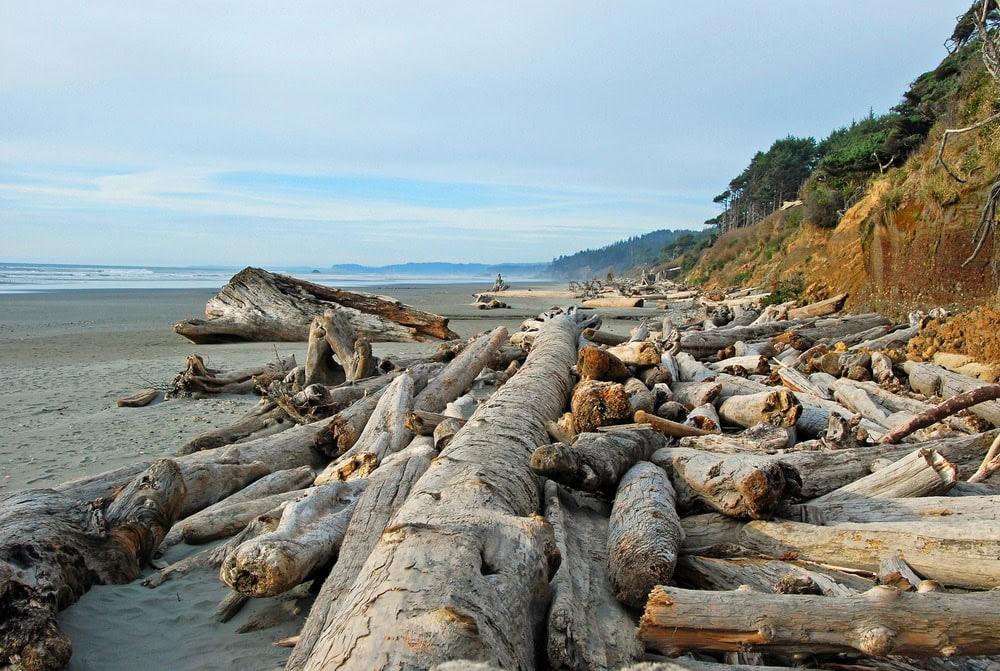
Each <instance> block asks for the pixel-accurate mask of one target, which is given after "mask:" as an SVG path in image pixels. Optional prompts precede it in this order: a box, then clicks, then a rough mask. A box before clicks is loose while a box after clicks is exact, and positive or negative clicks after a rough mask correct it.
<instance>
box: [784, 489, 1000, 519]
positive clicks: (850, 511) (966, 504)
mask: <svg viewBox="0 0 1000 671" xmlns="http://www.w3.org/2000/svg"><path fill="white" fill-rule="evenodd" d="M782 516H783V517H787V518H788V519H790V520H792V521H794V522H808V523H809V524H819V525H824V526H825V525H830V524H840V523H842V522H903V521H908V520H919V519H920V518H923V517H927V518H930V519H931V521H940V520H947V521H948V523H950V524H962V523H963V522H965V521H966V520H989V521H997V520H998V519H1000V496H997V495H988V496H923V497H917V498H912V497H909V498H879V499H872V498H857V499H844V500H840V501H827V502H822V503H816V502H814V501H810V502H809V503H800V504H798V505H794V506H789V507H788V510H786V511H782Z"/></svg>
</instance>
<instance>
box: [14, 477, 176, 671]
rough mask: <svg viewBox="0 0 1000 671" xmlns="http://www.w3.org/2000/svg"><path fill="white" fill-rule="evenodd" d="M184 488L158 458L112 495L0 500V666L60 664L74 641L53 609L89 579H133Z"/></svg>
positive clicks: (38, 492) (45, 494) (46, 493)
mask: <svg viewBox="0 0 1000 671" xmlns="http://www.w3.org/2000/svg"><path fill="white" fill-rule="evenodd" d="M184 493H185V491H184V480H183V478H182V476H181V472H180V469H178V468H177V465H176V464H175V463H174V462H172V461H170V460H167V459H162V460H160V461H157V462H155V463H153V465H152V466H150V467H149V468H148V469H147V470H146V471H144V472H143V473H142V474H141V475H139V476H138V477H136V478H135V479H134V480H132V481H131V482H130V483H129V484H128V485H127V486H126V487H125V488H124V489H122V490H121V491H120V492H119V493H118V494H117V495H116V496H115V497H113V498H110V499H105V500H101V501H93V502H91V503H89V504H88V503H84V502H81V501H77V500H74V499H72V498H69V497H67V496H66V495H64V494H60V493H59V492H56V491H54V490H51V489H35V490H28V491H24V492H19V493H17V494H12V495H10V496H7V497H4V498H3V499H2V500H0V612H2V613H3V616H2V617H0V665H3V666H4V667H10V668H13V669H24V670H25V671H50V670H51V669H61V668H63V667H64V666H65V665H66V664H67V662H69V658H70V654H71V650H72V644H71V642H70V640H69V638H68V637H67V636H66V634H64V633H63V632H62V631H61V630H60V629H59V626H58V624H57V622H56V614H57V613H58V612H59V611H60V610H62V609H63V608H66V607H67V606H69V605H70V604H72V603H74V602H75V601H76V600H77V599H79V598H80V597H81V596H82V595H83V594H84V593H85V592H86V591H87V590H89V589H90V587H91V586H92V585H94V584H107V583H126V582H130V581H132V580H135V579H136V578H138V577H139V576H140V575H141V574H142V573H141V570H140V569H141V567H142V566H143V565H144V564H145V563H147V562H148V561H149V560H150V558H151V557H152V556H153V553H154V552H155V551H156V548H157V546H158V545H159V543H160V540H161V539H162V538H163V536H164V535H165V534H166V533H167V529H169V528H170V525H171V524H173V522H174V520H175V519H177V515H178V513H179V512H180V508H181V504H182V501H183V499H184Z"/></svg>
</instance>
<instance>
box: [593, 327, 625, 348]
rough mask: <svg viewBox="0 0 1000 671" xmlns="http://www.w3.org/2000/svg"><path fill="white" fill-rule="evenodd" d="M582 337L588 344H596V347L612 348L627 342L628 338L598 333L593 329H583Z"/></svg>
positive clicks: (614, 334)
mask: <svg viewBox="0 0 1000 671" xmlns="http://www.w3.org/2000/svg"><path fill="white" fill-rule="evenodd" d="M583 337H584V338H586V339H587V340H589V341H590V342H594V343H597V344H598V345H609V346H614V345H621V344H622V343H623V342H628V336H623V335H618V334H616V333H608V332H607V331H599V330H597V329H593V328H586V329H583Z"/></svg>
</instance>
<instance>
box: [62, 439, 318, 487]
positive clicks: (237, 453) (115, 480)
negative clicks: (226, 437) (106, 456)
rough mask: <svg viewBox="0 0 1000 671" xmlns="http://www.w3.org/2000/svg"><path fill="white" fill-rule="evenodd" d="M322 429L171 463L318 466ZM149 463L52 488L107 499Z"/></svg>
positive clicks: (185, 466) (186, 465) (197, 454)
mask: <svg viewBox="0 0 1000 671" xmlns="http://www.w3.org/2000/svg"><path fill="white" fill-rule="evenodd" d="M323 429H324V423H322V422H315V423H313V424H304V425H301V426H295V427H293V428H291V429H289V430H287V431H282V432H281V433H278V434H275V435H270V436H264V437H262V438H255V439H253V440H248V441H246V442H242V443H236V444H233V445H227V446H224V447H217V448H213V449H208V450H202V451H200V452H195V453H193V454H187V455H184V456H182V457H177V458H175V459H174V461H175V462H176V463H177V465H178V466H180V468H181V472H182V473H185V472H187V470H188V469H189V468H193V467H194V466H193V465H195V464H204V463H231V464H250V463H253V462H255V461H259V462H261V463H263V464H264V465H265V466H267V467H268V468H269V469H270V470H271V471H281V470H285V469H288V468H298V467H299V466H313V467H317V466H321V465H323V464H325V463H326V462H327V461H328V459H325V458H324V457H323V455H322V453H321V452H319V451H318V450H317V449H315V447H314V444H315V442H316V440H317V435H318V434H320V432H321V431H322V430H323ZM152 463H153V462H152V461H151V460H150V461H142V462H137V463H134V464H130V465H128V466H123V467H121V468H116V469H114V470H111V471H106V472H104V473H98V474H96V475H90V476H86V477H83V478H78V479H76V480H70V481H68V482H64V483H62V484H60V485H56V487H55V489H56V490H57V491H59V492H62V493H63V494H66V495H67V496H69V497H71V498H75V499H80V500H81V501H91V500H94V499H98V498H101V497H107V496H110V495H112V494H113V493H114V492H115V491H116V490H117V489H119V488H120V487H122V486H123V485H125V484H127V483H128V482H129V481H130V480H131V479H132V478H134V477H135V476H137V475H138V474H139V473H141V472H142V471H143V470H145V469H146V468H149V466H150V465H151V464H152Z"/></svg>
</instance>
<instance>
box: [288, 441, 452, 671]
mask: <svg viewBox="0 0 1000 671" xmlns="http://www.w3.org/2000/svg"><path fill="white" fill-rule="evenodd" d="M435 456H437V452H435V450H434V449H433V447H431V441H430V439H429V438H425V437H418V438H416V439H414V441H413V442H412V443H411V444H410V446H409V447H407V448H406V449H405V450H403V451H402V452H398V453H396V454H395V455H392V456H391V457H389V459H387V460H386V462H385V463H384V464H382V465H381V466H380V467H379V468H378V469H376V471H375V472H374V473H373V474H372V475H371V477H369V478H368V485H367V486H366V487H365V490H364V492H362V494H361V496H360V497H359V498H358V503H357V505H356V506H355V509H356V510H358V511H360V512H359V513H358V514H357V515H352V516H351V522H350V524H349V525H348V527H347V532H346V533H345V534H344V541H343V543H341V545H340V552H339V554H338V556H337V563H336V564H334V565H333V570H331V571H330V575H328V576H327V577H326V580H324V581H323V587H322V589H321V590H320V592H319V594H318V595H316V600H315V601H314V602H313V606H312V609H311V610H310V611H309V617H308V618H306V623H305V625H303V627H302V633H301V634H300V635H299V640H298V642H297V643H296V644H295V649H294V650H292V654H291V656H290V657H289V658H288V663H287V664H286V665H285V670H286V671H301V669H302V668H303V667H304V666H305V663H306V660H308V659H309V657H310V656H311V654H312V649H313V647H314V646H315V645H316V641H317V640H319V637H320V635H321V634H322V633H323V630H324V629H325V628H326V623H327V620H328V619H330V618H331V617H333V616H334V615H335V614H336V613H337V612H338V607H339V604H340V599H341V597H343V595H344V594H346V593H347V591H348V589H350V587H351V585H352V584H353V583H354V580H355V579H356V578H357V577H358V575H359V574H360V573H361V567H362V566H364V563H365V561H367V559H368V555H370V554H371V551H372V548H373V547H375V544H376V543H378V540H379V538H380V537H381V536H382V532H383V531H385V527H386V526H387V525H388V524H389V520H390V519H391V518H392V516H393V515H395V514H396V511H397V510H399V507H400V506H401V505H403V501H405V500H406V497H407V496H409V494H410V490H411V489H412V487H413V485H414V483H415V482H416V481H417V480H418V479H419V478H420V476H421V475H423V474H424V472H425V471H426V470H427V468H428V467H429V466H430V465H431V459H433V458H434V457H435Z"/></svg>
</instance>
